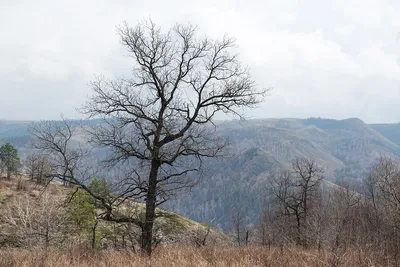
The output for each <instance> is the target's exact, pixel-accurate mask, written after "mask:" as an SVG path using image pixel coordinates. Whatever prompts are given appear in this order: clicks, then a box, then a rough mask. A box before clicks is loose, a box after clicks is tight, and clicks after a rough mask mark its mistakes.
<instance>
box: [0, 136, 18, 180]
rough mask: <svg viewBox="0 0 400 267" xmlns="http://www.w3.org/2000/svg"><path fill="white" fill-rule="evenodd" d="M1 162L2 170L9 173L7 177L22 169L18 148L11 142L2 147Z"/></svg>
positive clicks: (0, 151) (0, 150) (0, 152)
mask: <svg viewBox="0 0 400 267" xmlns="http://www.w3.org/2000/svg"><path fill="white" fill-rule="evenodd" d="M0 164H1V165H0V166H1V170H2V172H6V173H7V179H10V178H11V174H18V173H19V171H20V169H21V166H22V165H21V162H20V159H19V156H18V150H17V149H16V148H15V147H13V146H12V145H11V144H9V143H6V144H4V145H2V146H1V147H0Z"/></svg>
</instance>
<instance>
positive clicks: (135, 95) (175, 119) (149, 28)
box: [35, 21, 267, 255]
mask: <svg viewBox="0 0 400 267" xmlns="http://www.w3.org/2000/svg"><path fill="white" fill-rule="evenodd" d="M119 35H120V38H121V42H122V45H123V46H124V47H125V48H126V49H127V51H128V56H129V57H130V58H131V59H132V69H131V77H129V78H128V77H121V78H115V79H112V80H109V79H106V78H105V77H102V76H100V77H98V78H97V79H96V80H94V81H92V82H91V87H92V89H93V95H92V96H91V97H90V98H89V100H88V102H87V103H86V105H84V107H83V109H82V111H83V112H84V113H85V114H87V115H89V117H91V118H101V119H102V122H101V123H100V124H98V125H97V126H92V127H86V130H87V131H88V132H89V133H90V136H91V138H90V139H91V140H90V141H91V142H92V144H94V145H95V146H97V147H105V148H108V149H111V151H112V153H110V156H109V157H108V158H107V159H106V163H107V164H108V165H111V166H113V165H119V166H125V167H130V168H131V170H132V169H133V171H132V172H131V174H132V177H130V178H131V179H129V180H123V181H129V183H126V184H122V187H121V188H123V189H124V190H125V191H123V193H122V194H121V195H120V197H119V199H121V198H122V199H125V198H141V199H143V200H144V201H145V205H146V212H145V218H144V220H143V221H142V223H140V222H137V221H135V223H137V224H139V225H140V227H141V229H142V237H141V248H142V251H143V252H145V253H146V254H148V255H151V252H152V243H153V239H154V238H153V225H154V221H155V218H156V216H157V214H156V207H157V206H159V205H161V204H162V203H164V202H165V201H167V200H168V199H169V198H170V197H171V194H174V193H176V192H179V190H180V189H183V188H187V187H190V186H192V185H194V184H195V182H196V181H197V179H195V177H199V175H196V173H198V171H199V170H201V167H202V163H203V159H204V158H208V157H215V156H218V155H220V154H221V152H222V151H223V149H224V148H225V147H226V146H227V142H226V141H225V140H224V139H223V138H220V137H218V135H217V134H216V132H215V130H216V125H215V124H214V119H215V116H216V114H217V113H225V114H233V115H236V116H239V117H241V115H242V114H243V111H244V108H248V107H250V108H252V107H255V106H256V105H257V104H259V103H260V102H261V101H262V100H263V98H264V96H265V94H266V92H267V90H258V89H257V88H256V86H255V83H254V81H253V80H252V79H251V76H250V73H249V70H248V68H246V67H243V66H242V64H241V63H240V61H239V60H238V56H237V54H236V53H235V49H236V44H235V40H234V39H233V38H229V37H226V36H225V37H223V38H222V39H220V40H211V39H209V38H206V37H200V36H199V34H198V33H197V30H196V28H195V27H193V26H191V25H188V26H183V25H176V26H174V27H173V28H171V29H170V30H168V31H166V32H164V31H162V30H161V29H160V28H159V27H157V26H156V25H155V24H154V23H153V22H151V21H145V22H142V23H139V24H138V25H137V26H135V27H130V26H129V25H128V24H124V25H123V26H121V27H120V28H119ZM53 126H55V125H53ZM63 126H65V127H64V128H63V129H64V130H61V128H60V127H58V126H55V127H53V128H54V129H53V130H55V131H51V130H49V128H47V131H46V127H44V130H45V131H43V127H41V130H38V131H36V132H35V135H36V137H37V139H38V140H39V144H41V145H39V147H41V148H42V150H47V151H48V152H49V150H52V151H53V152H54V151H55V152H56V153H57V155H58V157H59V158H58V160H57V162H59V163H60V167H61V168H59V170H62V171H64V173H59V175H58V176H57V177H61V179H64V180H67V181H69V182H71V183H73V184H77V185H79V186H80V187H81V188H83V189H84V190H87V191H89V193H90V194H92V195H93V196H94V197H95V198H97V199H98V200H100V201H102V202H103V204H104V206H105V208H106V210H108V212H107V213H106V214H107V216H108V217H105V218H106V219H110V220H115V221H130V219H129V218H119V219H118V218H117V217H115V216H114V215H115V214H114V213H113V212H112V208H113V206H112V203H111V204H110V203H109V202H107V201H106V199H104V198H102V197H100V196H97V195H96V194H95V193H93V192H90V189H89V188H87V187H86V186H85V183H84V182H82V177H80V176H79V175H80V174H77V170H79V169H80V168H77V165H79V164H80V160H77V159H78V158H81V156H83V155H82V154H80V153H81V152H80V151H73V150H70V149H68V145H66V143H68V142H70V140H71V137H70V135H71V134H72V132H73V131H74V130H73V128H71V127H69V125H68V124H65V125H63ZM46 133H47V135H46ZM50 133H51V134H50ZM71 163H72V165H71ZM113 201H114V202H113V203H115V201H117V198H116V197H113Z"/></svg>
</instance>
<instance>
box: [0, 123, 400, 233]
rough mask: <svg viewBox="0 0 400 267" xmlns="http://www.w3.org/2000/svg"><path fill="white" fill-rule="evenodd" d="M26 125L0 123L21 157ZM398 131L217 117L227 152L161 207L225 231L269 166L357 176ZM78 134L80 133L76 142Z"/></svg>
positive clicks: (391, 150)
mask: <svg viewBox="0 0 400 267" xmlns="http://www.w3.org/2000/svg"><path fill="white" fill-rule="evenodd" d="M89 123H91V124H95V123H98V121H91V122H89ZM28 126H29V122H2V123H0V137H1V138H3V139H4V140H5V141H7V142H10V143H11V144H13V145H14V146H16V147H17V148H18V150H19V151H20V155H21V158H22V159H23V158H24V157H25V155H26V154H29V153H30V152H31V151H32V148H31V147H30V137H29V132H28V130H27V129H28ZM397 133H400V126H399V124H374V125H368V124H365V123H364V122H362V121H361V120H359V119H347V120H332V119H320V118H310V119H262V120H248V121H223V122H219V123H218V124H217V134H219V135H221V136H223V137H226V138H227V139H228V140H229V141H230V144H231V147H230V149H229V151H227V153H226V157H225V158H221V159H217V160H215V159H211V160H207V161H206V162H205V164H204V168H203V172H202V180H201V182H200V183H199V184H198V185H197V186H196V187H194V188H193V189H192V190H191V192H190V193H188V194H184V195H182V196H181V197H180V198H179V199H175V200H173V201H172V202H170V203H168V205H167V206H166V208H169V209H172V210H173V211H176V212H179V213H182V214H183V215H186V216H188V217H190V218H191V219H194V220H197V221H204V222H209V223H212V224H213V225H215V226H218V227H220V228H222V229H224V230H229V229H230V228H231V224H232V214H234V213H235V212H236V211H238V210H240V211H241V213H242V214H243V217H244V220H245V222H246V224H248V225H252V224H254V223H255V221H256V219H257V217H258V216H259V212H260V209H261V207H262V205H263V203H264V199H265V197H266V195H267V191H266V186H267V185H268V177H269V174H270V173H271V172H273V171H274V170H278V169H282V168H288V167H290V165H291V163H292V161H293V160H295V159H296V158H299V157H300V158H310V159H315V160H316V162H317V163H318V164H319V165H320V166H323V168H324V170H325V171H324V177H325V179H327V180H329V181H331V182H334V183H338V184H340V183H342V182H343V181H349V180H350V181H351V180H353V181H357V180H360V179H361V178H362V177H363V176H364V174H365V173H366V172H367V171H368V169H369V167H370V165H371V163H372V162H373V161H374V160H375V159H376V158H377V157H379V156H381V155H387V156H392V157H397V156H399V155H400V139H399V137H398V136H399V135H398V134H397ZM83 139H84V133H80V135H78V137H76V140H75V141H76V143H79V142H82V140H83ZM97 153H99V154H102V153H105V151H104V150H101V151H98V152H97ZM109 179H112V177H110V178H109Z"/></svg>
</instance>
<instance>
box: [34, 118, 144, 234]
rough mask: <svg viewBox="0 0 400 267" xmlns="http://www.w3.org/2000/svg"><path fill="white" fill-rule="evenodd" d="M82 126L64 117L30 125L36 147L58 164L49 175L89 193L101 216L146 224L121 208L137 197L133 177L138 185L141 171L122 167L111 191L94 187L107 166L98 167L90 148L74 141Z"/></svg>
mask: <svg viewBox="0 0 400 267" xmlns="http://www.w3.org/2000/svg"><path fill="white" fill-rule="evenodd" d="M78 126H79V124H78V123H77V122H74V121H69V120H67V119H63V120H62V121H61V122H58V121H44V122H40V123H36V124H33V125H32V126H31V127H30V132H31V135H32V136H33V138H34V145H35V147H36V148H37V149H38V150H39V151H41V152H42V153H46V154H48V155H49V160H50V162H51V164H52V166H54V167H53V168H52V171H53V173H52V174H50V175H49V176H51V177H52V178H57V179H60V180H61V181H63V182H64V184H65V185H73V186H75V187H76V188H77V189H82V190H84V191H85V192H87V193H89V195H90V196H92V197H93V198H94V199H95V200H96V206H97V207H98V208H99V209H100V210H101V213H100V214H99V215H98V217H99V219H103V220H106V221H112V222H116V223H133V224H135V225H137V226H139V227H142V220H141V219H140V218H138V217H137V216H136V214H128V215H127V214H124V213H121V212H119V209H118V208H119V206H120V205H121V204H122V203H124V201H125V200H126V199H128V198H131V197H134V196H136V194H137V187H135V186H133V184H134V183H132V182H131V180H132V179H133V180H134V181H135V185H136V182H137V181H138V179H137V177H136V176H137V173H136V172H135V171H131V170H125V169H120V168H118V169H117V170H115V172H114V173H113V174H114V177H113V178H114V179H115V180H116V183H114V185H113V186H111V185H110V190H98V188H92V187H90V185H89V182H90V181H91V180H92V179H93V178H94V177H95V176H96V175H97V174H98V173H99V172H100V171H102V170H104V169H103V167H100V168H98V162H97V161H96V159H95V158H93V157H92V156H91V150H90V148H88V147H83V146H81V145H77V144H76V143H77V142H75V143H74V134H75V133H76V132H77V131H78V130H80V127H78ZM132 177H134V178H132ZM75 192H76V191H75ZM72 196H73V195H72ZM72 196H71V198H72Z"/></svg>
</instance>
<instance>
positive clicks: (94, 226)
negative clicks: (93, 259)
mask: <svg viewBox="0 0 400 267" xmlns="http://www.w3.org/2000/svg"><path fill="white" fill-rule="evenodd" d="M97 223H98V222H97V220H96V221H95V223H94V225H93V227H92V249H95V248H96V228H97Z"/></svg>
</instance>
